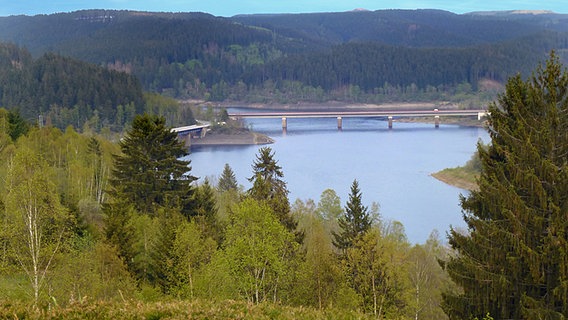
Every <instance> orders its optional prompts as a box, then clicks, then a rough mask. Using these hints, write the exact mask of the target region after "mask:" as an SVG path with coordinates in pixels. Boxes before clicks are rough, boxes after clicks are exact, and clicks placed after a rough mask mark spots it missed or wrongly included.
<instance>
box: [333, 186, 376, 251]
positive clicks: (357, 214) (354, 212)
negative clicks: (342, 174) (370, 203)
mask: <svg viewBox="0 0 568 320" xmlns="http://www.w3.org/2000/svg"><path fill="white" fill-rule="evenodd" d="M367 211H368V210H367V207H366V206H364V205H363V202H362V194H361V190H359V182H357V180H353V184H351V193H350V194H349V201H348V202H347V205H346V206H345V212H344V213H343V215H342V216H341V217H340V218H339V220H338V224H339V228H340V230H341V231H340V232H339V233H336V232H333V244H334V245H335V246H336V247H337V248H338V249H342V250H345V249H348V248H350V247H352V246H353V244H354V243H355V240H357V238H358V237H360V236H362V235H363V234H365V233H366V232H367V231H368V230H369V229H370V228H371V218H370V216H369V213H368V212H367Z"/></svg>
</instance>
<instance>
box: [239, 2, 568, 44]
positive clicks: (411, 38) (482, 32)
mask: <svg viewBox="0 0 568 320" xmlns="http://www.w3.org/2000/svg"><path fill="white" fill-rule="evenodd" d="M232 20H234V21H239V22H241V23H244V24H247V25H254V26H260V27H263V28H267V29H270V30H274V31H275V32H278V33H282V34H288V35H291V36H295V35H298V34H300V35H302V36H304V37H308V38H313V39H315V40H316V41H322V40H325V41H327V42H329V43H345V42H350V41H376V42H381V43H383V44H390V45H395V46H410V47H425V46H427V47H456V46H459V47H461V46H471V45H477V44H487V43H495V42H500V41H507V40H512V39H516V38H520V37H524V36H528V35H532V34H535V33H538V32H542V31H563V32H567V31H568V15H560V14H553V13H547V14H539V15H534V14H530V13H526V14H521V13H518V12H515V11H507V12H493V13H489V12H486V13H482V12H480V13H469V14H462V15H458V14H454V13H451V12H447V11H442V10H379V11H349V12H338V13H307V14H274V15H239V16H235V17H233V18H232Z"/></svg>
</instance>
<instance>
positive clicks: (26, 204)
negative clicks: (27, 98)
mask: <svg viewBox="0 0 568 320" xmlns="http://www.w3.org/2000/svg"><path fill="white" fill-rule="evenodd" d="M9 166H10V169H9V174H8V181H7V185H8V187H7V189H8V194H7V196H6V219H5V223H6V224H5V228H4V231H5V232H7V234H8V237H7V239H8V242H9V245H10V249H11V252H12V254H13V257H14V258H15V260H16V261H17V262H18V264H19V266H20V267H21V269H22V270H23V271H24V272H25V274H26V276H27V278H28V279H29V281H30V284H31V287H32V296H33V299H34V302H35V303H36V304H37V302H38V301H39V298H40V292H41V290H42V288H43V287H44V286H45V284H46V279H47V275H48V271H49V270H50V269H51V268H52V266H53V263H54V260H55V256H56V254H57V253H58V252H60V251H61V248H62V246H63V244H64V242H65V241H66V240H67V237H66V233H67V232H68V231H69V230H68V228H69V227H70V226H71V222H72V219H71V217H70V215H69V213H68V212H67V210H66V209H65V208H64V207H63V206H62V205H61V203H60V202H59V196H58V194H57V191H56V187H55V184H54V183H53V182H52V177H51V176H50V174H49V173H50V169H49V167H48V166H47V164H46V163H45V161H44V160H42V159H41V158H40V156H38V155H37V153H36V152H34V151H32V150H30V149H28V148H26V147H21V148H20V149H19V150H18V151H17V153H16V155H15V157H14V159H13V161H12V162H11V163H10V164H9Z"/></svg>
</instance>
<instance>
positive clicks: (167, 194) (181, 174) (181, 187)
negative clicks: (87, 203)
mask: <svg viewBox="0 0 568 320" xmlns="http://www.w3.org/2000/svg"><path fill="white" fill-rule="evenodd" d="M120 148H121V150H122V154H121V155H117V156H115V168H114V171H113V178H112V179H111V186H112V192H111V195H112V196H113V197H114V198H115V200H116V198H120V199H121V200H123V201H126V202H128V203H130V204H132V205H133V206H134V208H136V210H137V211H138V212H143V213H149V214H154V213H155V212H156V211H157V209H158V208H160V207H168V208H177V209H179V210H181V212H182V213H183V214H184V215H185V216H191V215H193V207H192V194H193V190H194V188H193V186H192V182H193V181H194V180H196V178H195V177H194V176H192V175H190V173H189V172H190V170H191V167H190V166H189V164H190V161H186V160H180V158H182V157H184V156H187V155H188V154H189V152H188V150H187V149H186V148H185V147H184V145H183V143H181V142H180V141H178V139H177V134H176V133H174V132H171V131H170V129H169V128H168V127H166V123H165V120H164V118H163V117H158V116H150V115H147V114H144V115H139V116H136V117H135V118H134V121H133V123H132V129H130V130H129V131H128V132H127V133H126V136H125V137H124V138H123V139H122V140H121V142H120Z"/></svg>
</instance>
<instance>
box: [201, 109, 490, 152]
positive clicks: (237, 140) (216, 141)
mask: <svg viewBox="0 0 568 320" xmlns="http://www.w3.org/2000/svg"><path fill="white" fill-rule="evenodd" d="M214 107H224V108H228V107H234V108H239V107H240V108H250V109H265V110H306V111H323V110H328V111H340V110H349V111H352V110H360V111H372V110H385V109H388V110H392V109H401V110H405V109H423V110H432V109H436V108H443V109H458V108H459V106H458V105H456V104H453V103H449V102H445V101H437V102H391V103H384V104H368V103H346V102H339V101H330V102H325V103H308V102H303V103H297V104H277V103H269V104H260V103H240V102H221V103H218V104H216V105H215V106H214ZM396 121H400V122H422V123H434V120H433V119H423V118H404V119H397V120H396ZM440 123H441V124H453V125H461V126H468V127H471V126H477V127H482V126H483V125H484V121H478V120H475V121H473V120H471V119H460V118H458V119H455V118H452V119H449V118H446V119H445V118H443V117H442V118H441V121H440ZM274 142H275V141H274V139H272V138H270V137H269V136H267V135H265V134H262V133H259V132H254V131H246V132H239V133H233V134H227V133H215V132H210V133H208V134H207V135H206V136H205V137H204V138H200V139H192V141H191V145H194V146H247V145H265V144H272V143H274Z"/></svg>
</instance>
